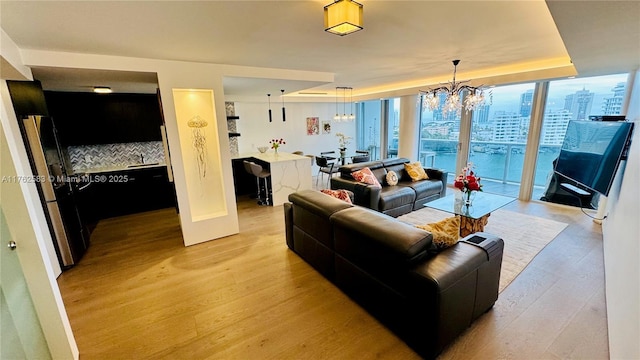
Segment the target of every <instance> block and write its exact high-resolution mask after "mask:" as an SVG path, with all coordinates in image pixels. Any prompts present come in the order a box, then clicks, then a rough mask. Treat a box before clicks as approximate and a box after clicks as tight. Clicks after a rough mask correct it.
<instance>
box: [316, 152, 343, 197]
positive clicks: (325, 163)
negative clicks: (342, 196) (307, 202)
mask: <svg viewBox="0 0 640 360" xmlns="http://www.w3.org/2000/svg"><path fill="white" fill-rule="evenodd" d="M316 165H318V167H319V169H318V175H316V187H318V179H319V178H320V177H321V176H323V175H322V174H327V175H329V176H328V178H327V188H329V189H330V188H331V177H332V176H333V174H335V173H337V172H338V167H336V166H335V163H333V162H331V163H330V162H329V160H328V159H327V158H326V157H324V156H316Z"/></svg>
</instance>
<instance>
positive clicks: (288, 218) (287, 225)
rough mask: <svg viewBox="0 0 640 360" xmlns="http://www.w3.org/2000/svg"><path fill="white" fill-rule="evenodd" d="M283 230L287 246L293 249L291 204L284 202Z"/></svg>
mask: <svg viewBox="0 0 640 360" xmlns="http://www.w3.org/2000/svg"><path fill="white" fill-rule="evenodd" d="M283 205H284V206H283V208H284V231H285V236H286V240H287V246H288V247H289V249H291V250H293V206H292V205H291V203H284V204H283Z"/></svg>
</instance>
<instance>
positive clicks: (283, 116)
mask: <svg viewBox="0 0 640 360" xmlns="http://www.w3.org/2000/svg"><path fill="white" fill-rule="evenodd" d="M280 93H281V94H282V95H280V98H281V99H282V122H285V121H287V117H286V115H285V113H284V90H280Z"/></svg>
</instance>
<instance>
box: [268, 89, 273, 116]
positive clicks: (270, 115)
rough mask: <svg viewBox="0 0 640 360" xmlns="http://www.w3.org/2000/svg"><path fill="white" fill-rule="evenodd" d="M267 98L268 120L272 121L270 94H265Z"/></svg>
mask: <svg viewBox="0 0 640 360" xmlns="http://www.w3.org/2000/svg"><path fill="white" fill-rule="evenodd" d="M267 99H268V100H269V122H271V121H273V118H272V117H271V94H267Z"/></svg>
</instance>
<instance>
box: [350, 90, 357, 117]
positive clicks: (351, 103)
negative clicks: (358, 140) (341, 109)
mask: <svg viewBox="0 0 640 360" xmlns="http://www.w3.org/2000/svg"><path fill="white" fill-rule="evenodd" d="M349 108H350V109H351V114H349V120H354V119H355V118H356V116H355V115H354V114H353V88H349Z"/></svg>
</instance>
